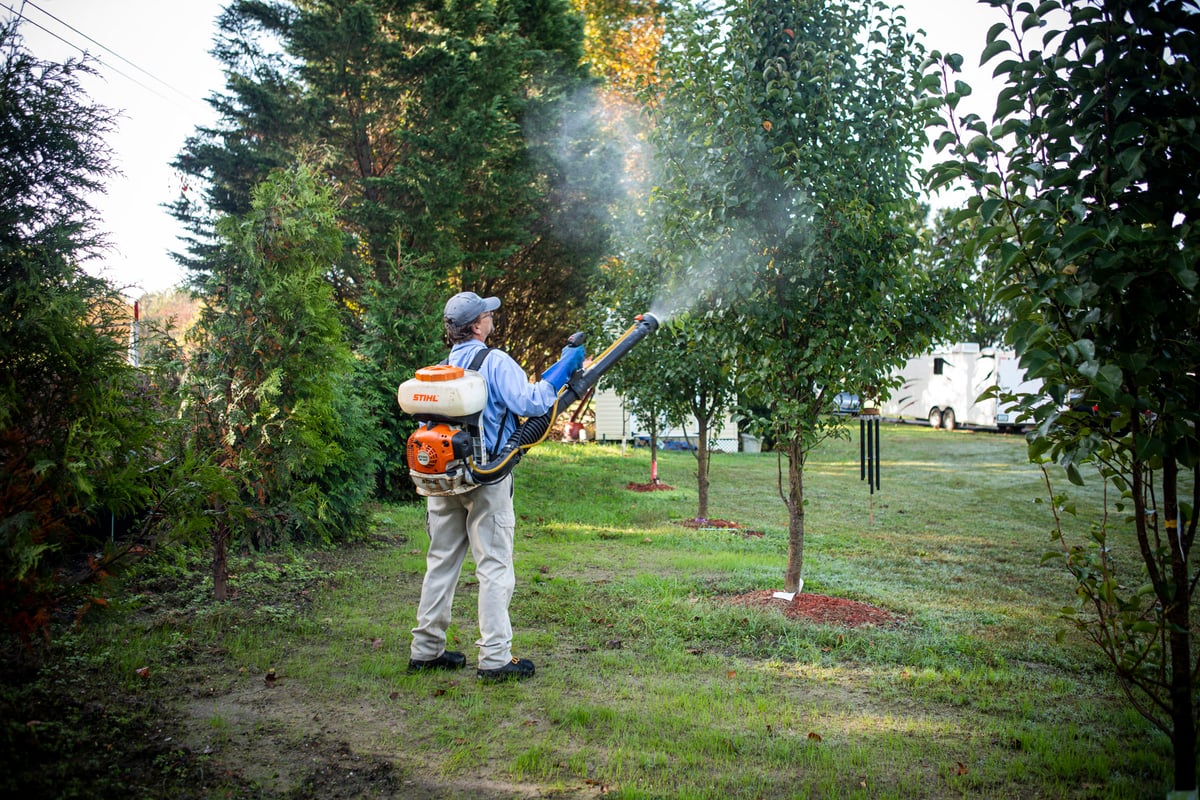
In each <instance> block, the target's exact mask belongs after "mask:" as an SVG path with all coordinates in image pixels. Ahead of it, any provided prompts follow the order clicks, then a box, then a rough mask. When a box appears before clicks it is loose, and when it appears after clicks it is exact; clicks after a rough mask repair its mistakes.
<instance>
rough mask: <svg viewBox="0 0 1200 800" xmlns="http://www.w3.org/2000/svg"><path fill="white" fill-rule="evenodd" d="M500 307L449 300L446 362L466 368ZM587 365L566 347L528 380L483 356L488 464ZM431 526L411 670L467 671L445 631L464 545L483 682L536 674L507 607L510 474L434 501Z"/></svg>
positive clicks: (468, 296)
mask: <svg viewBox="0 0 1200 800" xmlns="http://www.w3.org/2000/svg"><path fill="white" fill-rule="evenodd" d="M499 308H500V300H499V299H498V298H495V297H488V298H483V297H480V296H479V295H477V294H475V293H474V292H460V293H459V294H456V295H454V296H453V297H451V298H450V299H449V301H447V302H446V309H445V312H444V314H443V317H444V322H445V329H446V338H447V340H448V342H449V344H450V345H451V350H450V356H449V359H448V363H449V364H451V365H453V366H457V367H463V368H464V369H466V368H468V367H469V366H470V365H471V364H472V362H473V361H474V360H475V359H476V358H477V357H479V356H481V353H480V351H481V349H483V348H486V347H487V339H488V337H489V336H490V335H491V333H492V328H493V325H494V320H493V314H495V312H496V311H497V310H498V309H499ZM582 364H583V348H582V347H568V348H565V349H564V350H563V357H562V359H561V360H560V361H558V363H556V364H554V365H553V366H552V367H550V369H548V370H546V372H545V374H543V376H542V379H541V380H540V381H538V382H537V383H530V381H529V378H528V376H527V375H526V374H525V370H523V369H522V368H521V367H520V365H518V364H517V362H516V361H514V360H513V359H512V357H511V356H509V355H508V354H507V353H505V352H503V351H502V350H497V349H493V350H490V352H488V353H487V355H486V356H482V361H481V362H480V363H479V364H478V366H477V367H476V369H477V370H478V371H479V372H480V374H482V375H483V378H484V380H485V381H486V382H487V394H488V397H487V405H486V406H485V407H484V410H483V418H482V420H481V427H482V429H483V438H484V446H485V447H486V449H487V451H488V454H489V455H488V458H491V457H492V455H494V454H495V453H496V452H497V451H498V450H499V449H500V447H501V445H503V443H504V442H505V441H507V439H508V437H509V436H510V435H511V434H512V433H513V431H514V430H515V429H516V426H517V417H538V416H541V415H542V414H545V413H546V412H547V411H549V410H550V409H551V408H552V407H553V406H554V400H555V398H556V397H557V395H558V390H559V389H561V388H562V387H563V385H564V384H565V383H566V382H567V379H568V378H570V377H571V374H572V373H574V372H575V370H576V369H578V368H579V367H580V366H581V365H582ZM425 524H426V529H427V531H428V533H429V553H428V554H427V555H426V558H425V581H424V583H423V584H422V585H421V602H420V605H419V606H418V607H417V627H415V628H413V631H412V634H413V639H412V646H411V657H410V659H409V662H408V668H409V671H410V672H417V671H423V670H431V669H461V668H462V667H464V666H466V663H467V658H466V656H465V655H464V654H462V653H458V652H454V651H451V650H446V628H447V627H449V625H450V611H451V606H452V605H453V603H454V590H455V587H456V586H457V584H458V578H459V575H460V573H461V570H462V564H463V560H464V559H465V558H466V555H467V548H468V547H469V548H470V550H471V555H472V556H473V557H474V559H475V577H476V578H477V579H478V580H479V640H478V641H477V642H476V644H477V645H478V647H479V658H478V669H477V673H476V674H477V675H478V676H479V677H480V678H481V679H483V680H507V679H518V680H519V679H523V678H528V677H531V676H532V675H533V673H534V665H533V662H532V661H530V660H529V659H527V658H517V657H516V656H514V655H513V654H512V624H511V623H510V622H509V617H508V606H509V601H510V600H511V599H512V594H513V588H514V587H515V586H516V575H515V573H514V570H513V538H514V531H515V528H516V515H515V514H514V512H513V477H512V474H511V473H510V474H509V475H507V476H506V477H505V478H504V479H503V480H501V481H499V482H498V483H495V484H491V485H486V486H477V487H475V488H474V489H472V490H471V491H468V492H466V493H463V494H456V495H448V496H442V497H429V498H427V506H426V516H425Z"/></svg>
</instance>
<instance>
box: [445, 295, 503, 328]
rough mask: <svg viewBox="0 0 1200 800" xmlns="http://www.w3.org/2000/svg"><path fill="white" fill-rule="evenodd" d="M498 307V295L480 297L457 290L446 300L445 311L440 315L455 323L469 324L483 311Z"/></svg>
mask: <svg viewBox="0 0 1200 800" xmlns="http://www.w3.org/2000/svg"><path fill="white" fill-rule="evenodd" d="M499 307H500V298H499V297H486V298H484V297H480V296H479V295H477V294H475V293H474V292H459V293H458V294H456V295H454V297H451V298H450V299H449V300H447V301H446V311H445V313H444V314H443V315H442V316H444V317H445V318H446V319H447V320H449V321H450V322H453V323H454V324H455V325H469V324H471V323H472V322H474V321H475V320H477V319H479V315H480V314H482V313H484V312H485V311H495V310H496V309H497V308H499Z"/></svg>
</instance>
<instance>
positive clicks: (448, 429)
mask: <svg viewBox="0 0 1200 800" xmlns="http://www.w3.org/2000/svg"><path fill="white" fill-rule="evenodd" d="M470 455H471V436H470V434H468V433H467V432H466V431H464V430H463V429H462V428H456V427H454V426H452V425H447V424H446V423H444V422H427V423H424V424H422V425H420V426H418V427H417V429H416V430H415V431H413V432H412V435H411V436H409V437H408V447H407V458H408V468H409V469H410V470H412V471H413V472H419V473H422V474H425V475H442V474H445V473H446V472H448V471H449V470H450V469H451V468H452V466H453V463H454V462H455V461H462V460H464V459H467V458H469V457H470Z"/></svg>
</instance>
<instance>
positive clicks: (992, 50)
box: [979, 39, 1012, 67]
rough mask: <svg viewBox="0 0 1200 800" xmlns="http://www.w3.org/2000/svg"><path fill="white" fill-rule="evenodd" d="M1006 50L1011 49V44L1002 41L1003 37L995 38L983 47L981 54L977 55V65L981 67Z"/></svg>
mask: <svg viewBox="0 0 1200 800" xmlns="http://www.w3.org/2000/svg"><path fill="white" fill-rule="evenodd" d="M1008 50H1012V45H1010V44H1009V43H1008V42H1006V41H1004V40H1003V39H997V40H996V41H994V42H992V43H991V44H989V45H988V46H987V47H986V48H984V50H983V55H981V56H980V57H979V66H981V67H982V66H983V65H984V64H986V63H987V62H989V61H991V60H992V59H993V58H995V57H996V56H997V55H999V54H1000V53H1003V52H1006V51H1008Z"/></svg>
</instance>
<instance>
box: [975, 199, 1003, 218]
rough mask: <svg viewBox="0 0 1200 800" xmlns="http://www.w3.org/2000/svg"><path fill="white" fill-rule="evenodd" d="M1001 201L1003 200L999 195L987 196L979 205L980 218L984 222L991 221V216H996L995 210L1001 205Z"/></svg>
mask: <svg viewBox="0 0 1200 800" xmlns="http://www.w3.org/2000/svg"><path fill="white" fill-rule="evenodd" d="M1003 203H1004V201H1003V200H1001V199H1000V198H999V197H989V198H988V199H987V200H984V201H983V203H982V204H981V205H980V207H979V218H980V220H982V221H983V222H985V223H989V222H991V221H992V218H993V217H994V216H996V211H997V210H998V209H999V208H1000V206H1001V205H1003Z"/></svg>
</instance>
